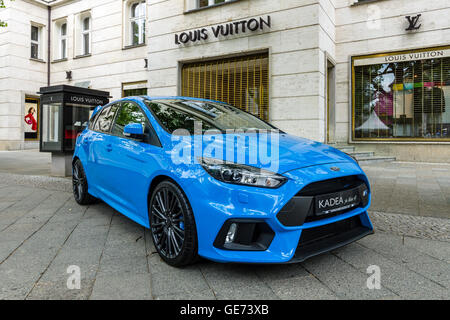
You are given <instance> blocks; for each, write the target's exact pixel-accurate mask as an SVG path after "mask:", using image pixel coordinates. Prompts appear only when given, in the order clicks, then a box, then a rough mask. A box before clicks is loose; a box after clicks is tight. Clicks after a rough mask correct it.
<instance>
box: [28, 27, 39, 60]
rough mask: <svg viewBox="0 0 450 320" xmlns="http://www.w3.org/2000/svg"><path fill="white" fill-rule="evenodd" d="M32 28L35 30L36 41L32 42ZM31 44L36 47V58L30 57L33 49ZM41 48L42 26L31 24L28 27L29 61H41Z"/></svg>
mask: <svg viewBox="0 0 450 320" xmlns="http://www.w3.org/2000/svg"><path fill="white" fill-rule="evenodd" d="M33 28H36V29H37V40H33ZM33 44H34V45H37V50H36V54H37V57H33V56H32V51H31V49H32V47H33ZM41 48H42V26H38V25H35V24H33V23H32V24H31V27H30V59H34V60H42V53H41Z"/></svg>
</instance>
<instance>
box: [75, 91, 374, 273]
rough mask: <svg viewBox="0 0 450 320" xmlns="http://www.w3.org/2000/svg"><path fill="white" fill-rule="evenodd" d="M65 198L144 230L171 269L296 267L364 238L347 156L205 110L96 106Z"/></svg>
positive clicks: (170, 103) (143, 104) (227, 112)
mask: <svg viewBox="0 0 450 320" xmlns="http://www.w3.org/2000/svg"><path fill="white" fill-rule="evenodd" d="M73 192H74V197H75V200H76V201H77V202H78V203H79V204H81V205H87V204H90V203H93V202H94V201H95V200H96V199H97V198H98V199H101V200H103V201H104V202H106V203H107V204H109V205H110V206H111V207H113V208H114V209H116V210H117V211H119V212H121V213H122V214H124V215H125V216H127V217H129V218H130V219H132V220H134V221H135V222H137V223H139V224H141V225H143V226H144V227H147V228H149V229H150V230H151V234H152V238H153V242H154V245H155V248H156V249H157V251H158V253H159V254H160V256H161V258H162V259H164V261H166V262H167V263H168V264H170V265H173V266H183V265H187V264H190V263H193V262H194V261H195V260H196V259H197V258H198V257H203V258H206V259H209V260H213V261H217V262H238V263H294V262H300V261H303V260H305V259H307V258H309V257H312V256H315V255H318V254H321V253H324V252H327V251H330V250H333V249H336V248H338V247H341V246H344V245H346V244H349V243H351V242H353V241H356V240H358V239H361V238H362V237H364V236H366V235H368V234H371V233H372V232H373V227H372V224H371V222H370V219H369V216H368V214H367V210H368V208H369V205H370V199H371V192H370V185H369V181H368V179H367V177H366V175H365V174H364V172H363V171H362V170H361V168H360V167H359V165H358V163H357V162H356V161H355V160H354V159H353V158H352V157H351V156H349V155H347V154H345V153H343V152H341V151H339V150H336V149H334V148H331V147H329V146H327V145H324V144H321V143H318V142H314V141H310V140H306V139H302V138H298V137H294V136H292V135H289V134H286V133H284V132H282V131H280V130H277V129H276V128H275V127H273V126H272V125H270V124H268V123H266V122H264V121H262V120H260V119H259V118H257V117H256V116H254V115H252V114H250V113H247V112H245V111H242V110H240V109H238V108H235V107H232V106H230V105H228V104H225V103H221V102H217V101H211V100H202V99H194V98H185V97H163V98H151V97H132V98H125V99H122V100H119V101H116V102H112V103H110V104H108V105H106V106H103V107H97V108H96V109H95V110H94V112H93V115H92V116H91V119H90V121H89V124H88V127H86V129H85V130H84V131H83V132H82V133H81V134H80V136H79V137H78V138H77V142H76V150H75V153H74V157H73Z"/></svg>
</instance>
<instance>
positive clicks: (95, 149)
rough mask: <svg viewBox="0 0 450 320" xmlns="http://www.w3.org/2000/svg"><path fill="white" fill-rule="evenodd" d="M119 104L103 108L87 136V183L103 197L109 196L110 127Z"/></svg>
mask: <svg viewBox="0 0 450 320" xmlns="http://www.w3.org/2000/svg"><path fill="white" fill-rule="evenodd" d="M119 106H120V105H119V104H113V105H111V106H108V107H106V108H104V109H103V110H102V111H101V113H100V114H99V115H98V117H97V119H96V121H95V124H94V126H93V130H92V132H91V135H90V137H89V146H90V150H89V156H88V166H89V173H90V177H89V180H90V181H89V183H90V188H91V187H92V188H94V189H95V190H96V191H97V192H98V193H101V194H102V195H103V197H105V196H106V197H111V190H110V188H111V186H110V182H109V179H108V172H109V171H110V170H111V159H110V158H111V151H112V148H111V147H112V143H113V141H112V140H111V138H112V137H111V127H112V124H113V121H114V117H115V116H116V114H117V111H118V109H119Z"/></svg>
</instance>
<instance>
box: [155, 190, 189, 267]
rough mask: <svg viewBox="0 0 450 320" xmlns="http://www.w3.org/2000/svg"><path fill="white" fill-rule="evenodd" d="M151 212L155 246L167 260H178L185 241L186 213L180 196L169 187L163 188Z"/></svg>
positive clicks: (156, 197) (157, 194) (157, 195)
mask: <svg viewBox="0 0 450 320" xmlns="http://www.w3.org/2000/svg"><path fill="white" fill-rule="evenodd" d="M151 210H152V215H151V217H152V219H151V229H152V234H153V238H154V242H155V245H156V246H157V247H158V250H159V251H160V253H161V254H163V255H164V256H166V257H167V258H170V259H173V258H176V257H177V256H178V255H179V254H180V252H181V251H182V249H183V245H184V239H185V230H184V212H183V208H182V206H181V202H180V199H179V198H178V195H177V194H175V193H174V192H173V191H172V190H170V189H169V188H167V187H164V188H161V189H160V190H158V192H157V193H156V194H155V196H154V201H153V202H152V204H151Z"/></svg>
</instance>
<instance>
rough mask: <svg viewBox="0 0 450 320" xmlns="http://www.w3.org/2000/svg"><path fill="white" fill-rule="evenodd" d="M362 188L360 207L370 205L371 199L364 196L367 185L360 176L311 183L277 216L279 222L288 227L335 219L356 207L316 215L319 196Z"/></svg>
mask: <svg viewBox="0 0 450 320" xmlns="http://www.w3.org/2000/svg"><path fill="white" fill-rule="evenodd" d="M358 187H359V188H360V197H361V198H360V199H361V203H360V204H359V207H365V206H367V204H368V201H369V197H368V196H366V197H363V196H362V190H364V188H365V187H367V185H366V184H365V182H364V181H363V180H362V179H360V178H359V177H358V176H356V175H354V176H346V177H340V178H335V179H329V180H323V181H318V182H314V183H311V184H309V185H307V186H306V187H304V188H303V189H302V190H300V192H298V193H297V194H296V195H295V196H294V197H293V198H292V199H291V200H290V201H289V202H288V203H287V204H286V205H285V206H284V207H283V208H282V209H281V210H280V212H279V213H278V214H277V218H278V220H279V221H280V222H281V224H282V225H284V226H286V227H295V226H301V225H303V224H304V223H307V222H313V221H318V220H322V219H327V218H331V217H335V216H338V215H341V214H344V213H347V212H349V211H351V210H354V209H356V207H352V208H346V209H343V210H341V211H337V212H333V213H330V214H323V215H316V209H315V201H316V197H317V196H321V195H327V194H331V193H335V192H341V191H347V190H351V189H354V188H358Z"/></svg>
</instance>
